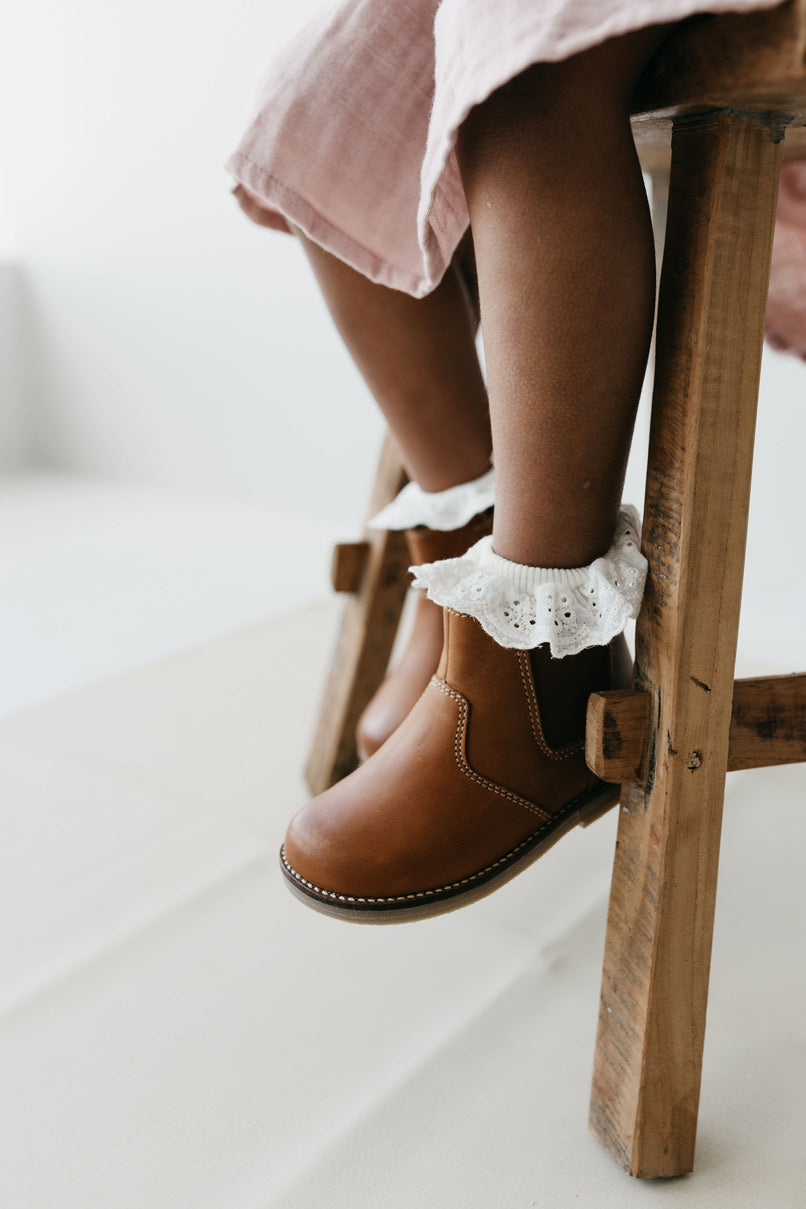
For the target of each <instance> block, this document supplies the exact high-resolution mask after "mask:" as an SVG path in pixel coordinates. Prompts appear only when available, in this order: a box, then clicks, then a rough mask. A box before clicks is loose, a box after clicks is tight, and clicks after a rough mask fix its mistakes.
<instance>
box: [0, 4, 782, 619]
mask: <svg viewBox="0 0 806 1209" xmlns="http://www.w3.org/2000/svg"><path fill="white" fill-rule="evenodd" d="M320 3H321V0H300V3H298V4H296V5H295V6H293V9H292V8H290V7H289V6H287V5H281V4H279V3H277V0H262V2H260V3H258V2H257V0H234V2H233V3H229V4H227V5H224V4H221V3H219V4H212V3H210V0H194V3H192V4H191V3H189V2H188V0H159V2H158V0H144V3H142V4H140V5H137V6H128V7H127V6H123V7H121V6H109V5H108V4H105V3H101V0H76V2H75V3H74V4H72V5H70V6H68V7H65V6H63V5H60V4H57V3H56V0H41V2H40V3H39V4H38V5H35V6H19V7H18V9H17V12H16V14H15V29H16V30H17V31H18V32H19V37H17V38H16V39H13V40H12V39H9V40H8V41H6V43H5V51H6V57H7V59H9V60H11V61H10V62H7V63H6V64H5V65H4V66H3V70H2V71H0V104H1V105H2V112H3V113H4V114H6V115H8V114H13V115H14V120H13V122H6V123H5V126H4V129H3V138H4V140H5V141H6V146H5V147H4V148H3V154H4V163H6V164H7V165H9V164H10V165H12V171H11V172H10V173H8V175H7V181H6V190H7V192H6V194H5V196H2V197H0V203H2V208H0V252H4V253H5V255H6V259H7V260H9V261H10V262H11V264H12V271H9V269H8V266H6V271H5V274H4V275H0V312H3V313H2V314H0V319H2V320H4V321H5V320H8V319H9V312H10V311H12V310H13V317H14V322H15V323H16V325H17V326H16V328H15V329H13V330H14V331H15V332H16V335H15V336H14V343H15V349H16V357H12V355H11V352H9V351H8V350H7V348H6V347H4V348H3V349H2V350H0V352H2V356H0V365H1V366H2V368H0V388H1V389H2V399H3V403H2V406H1V407H0V443H2V445H3V448H4V454H3V455H2V456H3V459H4V463H3V461H0V465H1V464H8V463H9V461H11V462H13V461H14V460H19V459H21V458H23V457H24V456H26V455H29V456H34V457H35V458H36V460H38V461H39V462H40V463H43V464H45V465H51V466H60V467H65V468H68V469H73V470H77V471H80V472H89V473H92V474H98V475H103V476H107V477H112V478H120V479H124V480H129V481H133V482H144V483H154V484H157V485H159V486H167V487H170V488H179V489H182V488H188V489H192V490H193V491H202V492H207V493H212V494H220V495H222V496H226V497H229V498H234V499H250V498H251V499H254V500H258V501H265V502H266V503H271V504H273V505H277V506H280V507H282V508H284V509H287V510H289V511H291V512H305V513H308V514H314V515H316V514H320V515H325V514H326V515H328V516H329V517H330V518H331V519H335V520H337V521H339V522H340V523H342V524H343V525H344V528H345V531H346V532H347V533H350V532H352V531H353V530H354V528H355V525H356V522H357V519H358V517H359V516H360V515H361V513H362V511H363V507H364V503H365V499H366V492H367V485H368V482H369V479H370V477H371V474H372V470H373V463H374V457H375V451H376V449H377V447H378V442H379V439H380V434H381V431H382V426H381V424H380V421H379V419H378V417H377V415H376V414H375V411H374V408H373V405H372V403H371V400H370V399H369V397H368V395H367V392H366V389H365V388H364V386H363V384H362V382H361V381H360V379H359V377H358V375H357V374H356V372H355V371H354V370H353V368H352V366H351V365H350V363H349V360H348V358H347V356H346V354H345V353H344V352H343V350H342V348H341V346H340V344H339V341H338V338H337V336H336V335H335V332H334V331H333V329H332V326H331V323H330V320H329V317H328V316H327V314H326V311H325V309H324V307H323V304H322V303H321V301H320V299H319V297H318V294H317V291H316V287H315V285H314V283H313V280H312V277H311V276H310V273H309V270H308V268H307V265H306V264H305V263H304V260H303V257H302V255H301V253H300V250H299V248H298V247H297V246H296V245H295V243H294V241H293V240H292V239H290V238H289V237H287V236H282V235H278V234H275V233H272V232H266V231H263V230H262V229H259V228H257V227H254V226H253V225H252V224H250V223H248V222H247V220H246V219H245V218H243V217H242V215H241V213H240V211H239V210H238V208H237V206H236V204H235V203H234V201H233V200H232V199H231V198H230V197H229V182H228V180H227V177H226V175H225V173H224V172H223V169H222V167H221V165H222V163H223V161H224V160H225V159H226V157H227V155H228V153H229V151H230V149H231V147H232V146H233V144H234V142H235V141H236V139H237V137H238V134H239V131H240V128H241V124H242V122H243V120H244V118H245V115H246V113H247V111H248V108H249V103H250V100H251V96H252V92H253V88H254V85H255V82H256V80H257V77H258V75H259V73H260V70H261V68H262V65H263V63H264V61H265V59H266V58H267V57H268V55H269V54H270V53H271V52H272V50H273V48H274V47H275V46H277V45H278V44H279V43H280V42H281V41H282V40H283V39H284V38H285V37H287V36H288V34H289V33H290V32H291V30H292V29H294V28H296V27H297V26H298V25H299V24H300V23H301V22H302V21H303V20H304V19H306V18H307V17H308V16H309V15H310V13H311V12H313V11H314V10H315V9H316V8H317V7H318V6H319V4H320ZM14 266H16V267H14ZM3 329H4V330H5V331H9V330H11V329H9V327H8V324H7V323H6V322H4V323H3ZM6 344H8V340H7V341H6ZM7 352H8V355H6V354H7ZM804 384H806V377H805V376H804V368H803V366H802V365H800V363H798V362H795V361H793V360H791V359H788V358H785V357H780V356H776V355H775V354H769V355H768V356H767V357H766V361H765V372H764V384H763V391H762V400H761V427H760V433H759V453H758V458H757V470H756V490H755V495H754V506H753V517H752V523H751V530H752V531H751V549H750V558H751V562H750V569H751V573H752V574H751V578H752V580H753V584H754V586H755V587H756V588H757V587H759V586H762V587H763V599H762V604H764V603H765V601H766V600H767V599H769V596H770V592H771V590H772V591H774V592H775V593H776V595H777V596H778V599H779V605H780V599H781V597H780V594H779V589H780V590H781V591H783V590H784V584H783V581H784V580H785V579H786V578H787V576H788V575H789V567H788V560H789V558H790V556H791V553H792V544H793V543H792V535H791V533H790V532H789V526H788V525H787V523H786V519H785V518H786V517H788V516H789V515H797V514H798V509H799V507H800V497H799V494H798V487H799V482H800V478H801V473H802V471H801V465H800V461H801V457H800V450H801V449H802V447H803V444H804V440H806V407H804V406H803V403H802V400H803V397H804ZM23 405H24V407H23ZM641 446H642V428H641V425H640V424H639V429H638V439H637V442H636V458H635V460H634V465H633V468H632V470H631V474H630V483H629V487H628V492H627V495H628V498H632V499H634V500H636V501H638V499H639V497H640V494H641V490H642V485H643V471H642V447H641ZM796 544H797V543H796ZM754 565H757V568H758V569H757V571H754V570H753V568H754Z"/></svg>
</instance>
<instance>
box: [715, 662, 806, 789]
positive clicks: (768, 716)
mask: <svg viewBox="0 0 806 1209" xmlns="http://www.w3.org/2000/svg"><path fill="white" fill-rule="evenodd" d="M801 760H806V675H797V676H796V675H792V676H761V677H757V678H753V679H749V680H737V681H736V683H735V685H734V686H733V709H732V712H731V723H730V743H729V747H728V772H735V771H738V770H739V769H741V768H768V767H770V765H773V764H797V763H799V762H800V761H801Z"/></svg>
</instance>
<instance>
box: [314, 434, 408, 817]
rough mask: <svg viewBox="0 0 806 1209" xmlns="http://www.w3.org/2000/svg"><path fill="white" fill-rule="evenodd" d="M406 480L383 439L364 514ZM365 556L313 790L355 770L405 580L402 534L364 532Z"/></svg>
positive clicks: (332, 684) (317, 752) (322, 727)
mask: <svg viewBox="0 0 806 1209" xmlns="http://www.w3.org/2000/svg"><path fill="white" fill-rule="evenodd" d="M405 483H406V474H405V472H404V470H403V465H402V463H401V461H400V455H399V453H398V451H397V447H396V445H395V443H394V441H393V440H392V437H391V435H387V438H386V441H385V443H384V446H383V450H382V451H381V457H380V461H379V464H378V472H377V475H376V477H375V485H374V487H373V490H372V498H371V499H370V503H369V508H368V511H367V517H368V518H369V517H370V516H374V514H375V513H376V512H379V511H380V510H381V508H383V507H385V505H386V504H388V503H389V501H390V500H392V499H394V497H395V496H396V495H397V493H398V491H400V489H401V488H402V487H403V486H404V485H405ZM364 544H366V546H367V551H366V559H365V566H364V569H363V574H362V576H361V581H360V585H359V586H358V590H357V591H355V592H354V594H353V595H351V596H350V597H349V598H348V599H347V600H346V602H345V607H344V614H343V616H342V623H341V629H340V631H339V637H338V641H337V644H336V652H335V655H334V657H333V663H332V665H331V668H330V673H329V675H328V679H327V684H326V686H325V691H324V694H323V696H322V701H321V704H320V707H319V718H318V721H317V724H316V729H315V731H314V737H313V743H312V744H311V750H310V755H309V757H308V763H307V766H306V771H305V776H306V780H307V782H308V786H309V788H310V790H311V792H312V793H314V794H317V793H322V792H323V791H324V790H325V789H328V788H329V787H330V786H331V785H333V784H334V783H335V782H336V781H338V780H340V779H341V778H342V777H344V776H346V775H347V773H348V772H351V771H352V770H353V768H355V766H356V764H357V762H358V753H357V751H356V745H355V728H356V725H357V723H358V719H359V717H360V716H361V713H362V711H363V709H364V707H365V706H366V705H367V704H368V703H369V700H370V698H371V697H372V695H373V694H374V692H375V690H376V689H377V687H378V685H379V684H380V683H381V680H382V679H383V677H384V675H385V674H386V668H387V665H388V663H389V657H390V655H391V653H392V646H393V644H394V641H395V635H396V633H397V627H398V624H399V622H400V614H401V611H402V609H403V602H404V600H405V598H406V592H407V590H408V585H409V580H410V576H409V573H408V564H409V558H408V551H407V548H406V541H405V538H404V536H403V534H402V533H396V532H391V531H389V530H385V529H381V530H367V531H366V532H365V541H364V542H363V543H361V545H364Z"/></svg>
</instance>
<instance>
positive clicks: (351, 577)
mask: <svg viewBox="0 0 806 1209" xmlns="http://www.w3.org/2000/svg"><path fill="white" fill-rule="evenodd" d="M370 548H371V547H370V544H369V542H340V543H339V544H338V545H337V546H334V547H333V561H332V562H331V564H330V582H331V583H332V584H333V590H334V592H357V591H358V589H359V588H360V587H361V579H362V576H363V574H364V572H365V570H366V569H367V563H368V562H369V552H370Z"/></svg>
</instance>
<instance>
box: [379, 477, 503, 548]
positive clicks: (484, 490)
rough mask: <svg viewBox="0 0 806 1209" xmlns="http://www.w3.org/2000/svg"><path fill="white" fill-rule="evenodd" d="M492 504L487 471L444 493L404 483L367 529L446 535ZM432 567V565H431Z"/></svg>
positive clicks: (492, 483)
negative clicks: (425, 530) (424, 530)
mask: <svg viewBox="0 0 806 1209" xmlns="http://www.w3.org/2000/svg"><path fill="white" fill-rule="evenodd" d="M494 502H495V471H494V470H492V469H490V470H487V471H486V472H485V473H484V474H482V475H480V476H479V478H477V479H471V480H470V482H468V483H459V484H458V485H457V486H456V487H448V488H447V489H446V490H445V491H423V489H422V488H421V487H418V486H417V484H416V483H407V484H406V486H405V487H404V488H403V490H402V491H401V492H400V494H399V495H396V496H395V498H394V499H393V500H392V502H391V503H390V504H387V505H386V507H385V508H382V509H381V511H380V512H379V513H378V514H377V515H376V516H373V518H372V520H370V521H369V527H370V529H415V528H417V526H418V525H426V526H427V527H428V528H429V529H435V530H438V531H439V532H442V533H447V532H448V531H449V530H451V529H461V528H462V526H463V525H466V524H467V523H468V521H471V520H472V519H473V517H474V516H477V515H478V514H479V513H480V512H486V510H487V509H488V508H491V507H492V506H493V503H494ZM434 565H436V564H434Z"/></svg>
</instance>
